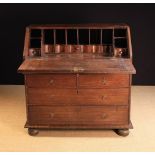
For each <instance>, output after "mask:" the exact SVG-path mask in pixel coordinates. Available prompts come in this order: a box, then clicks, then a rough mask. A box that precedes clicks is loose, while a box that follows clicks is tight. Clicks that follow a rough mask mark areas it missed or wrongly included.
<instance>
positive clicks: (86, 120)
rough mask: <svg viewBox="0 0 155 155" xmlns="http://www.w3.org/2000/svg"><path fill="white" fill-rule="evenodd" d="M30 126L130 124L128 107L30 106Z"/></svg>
mask: <svg viewBox="0 0 155 155" xmlns="http://www.w3.org/2000/svg"><path fill="white" fill-rule="evenodd" d="M28 108H29V113H28V118H29V124H30V125H33V124H50V125H58V124H69V125H72V124H80V125H84V124H94V125H97V124H99V125H100V124H102V125H104V124H112V125H115V124H116V125H121V124H128V114H127V111H128V107H127V106H108V107H107V106H84V107H81V106H64V107H59V106H29V107H28Z"/></svg>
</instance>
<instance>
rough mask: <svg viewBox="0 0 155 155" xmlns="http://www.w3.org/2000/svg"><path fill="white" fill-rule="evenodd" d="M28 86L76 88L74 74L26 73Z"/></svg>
mask: <svg viewBox="0 0 155 155" xmlns="http://www.w3.org/2000/svg"><path fill="white" fill-rule="evenodd" d="M26 85H27V86H28V87H49V88H76V85H77V83H76V74H33V75H29V74H28V75H26Z"/></svg>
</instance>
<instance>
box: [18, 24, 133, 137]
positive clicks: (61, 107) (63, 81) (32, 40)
mask: <svg viewBox="0 0 155 155" xmlns="http://www.w3.org/2000/svg"><path fill="white" fill-rule="evenodd" d="M23 56H24V61H23V63H22V64H21V66H20V67H19V69H18V71H19V72H21V73H23V74H24V75H25V92H26V111H27V122H26V125H25V127H26V128H28V133H29V134H30V135H36V134H37V133H38V131H39V129H114V130H115V131H116V133H118V134H119V135H122V136H126V135H128V134H129V129H130V128H132V124H131V121H130V102H131V97H130V95H131V82H132V74H135V69H134V67H133V64H132V47H131V37H130V29H129V26H127V25H126V24H85V25H83V24H80V25H32V26H29V27H27V28H26V34H25V45H24V55H23Z"/></svg>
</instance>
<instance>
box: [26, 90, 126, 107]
mask: <svg viewBox="0 0 155 155" xmlns="http://www.w3.org/2000/svg"><path fill="white" fill-rule="evenodd" d="M27 93H28V103H29V104H34V105H35V104H37V105H127V104H128V95H129V89H128V88H120V89H79V90H78V92H77V90H76V89H51V88H46V89H45V88H37V89H36V88H28V90H27Z"/></svg>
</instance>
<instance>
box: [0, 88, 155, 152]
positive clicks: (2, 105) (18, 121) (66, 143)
mask: <svg viewBox="0 0 155 155" xmlns="http://www.w3.org/2000/svg"><path fill="white" fill-rule="evenodd" d="M131 120H132V123H133V126H134V129H133V130H130V135H129V136H128V137H120V136H118V135H116V134H115V133H114V132H113V131H112V130H103V131H102V130H99V131H98V130H97V131H96V130H83V131H81V130H78V131H72V130H70V131H41V132H40V133H39V135H38V136H35V137H32V136H29V135H28V134H27V129H25V128H23V126H24V124H25V121H26V114H25V94H24V86H15V85H4V86H0V151H12V152H14V151H17V152H18V151H24V152H25V151H32V152H33V151H40V152H42V151H51V152H53V151H54V152H55V151H56V152H57V151H59V152H61V151H69V152H70V151H77V152H79V151H97V152H99V151H116V152H117V151H155V86H154V87H153V86H152V87H151V86H134V87H132V110H131Z"/></svg>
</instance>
